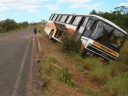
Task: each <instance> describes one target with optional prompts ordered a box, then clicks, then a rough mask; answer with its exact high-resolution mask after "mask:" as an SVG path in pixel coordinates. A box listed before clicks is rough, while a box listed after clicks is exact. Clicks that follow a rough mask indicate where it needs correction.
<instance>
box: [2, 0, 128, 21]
mask: <svg viewBox="0 0 128 96" xmlns="http://www.w3.org/2000/svg"><path fill="white" fill-rule="evenodd" d="M121 5H125V6H128V0H0V20H5V19H7V18H10V19H14V20H15V21H17V22H23V21H28V22H39V21H41V20H44V19H45V20H48V18H49V17H50V15H51V14H52V13H69V14H71V13H76V14H89V13H90V12H91V11H92V10H93V9H94V10H96V11H102V12H105V11H108V12H110V11H113V10H114V8H115V7H118V6H121Z"/></svg>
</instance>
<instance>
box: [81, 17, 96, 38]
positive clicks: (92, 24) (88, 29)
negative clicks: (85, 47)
mask: <svg viewBox="0 0 128 96" xmlns="http://www.w3.org/2000/svg"><path fill="white" fill-rule="evenodd" d="M96 23H97V20H96V19H93V18H90V19H89V20H88V22H87V24H86V28H85V32H84V33H83V36H86V37H90V36H91V34H92V33H93V30H94V28H95V27H96V26H95V24H96Z"/></svg>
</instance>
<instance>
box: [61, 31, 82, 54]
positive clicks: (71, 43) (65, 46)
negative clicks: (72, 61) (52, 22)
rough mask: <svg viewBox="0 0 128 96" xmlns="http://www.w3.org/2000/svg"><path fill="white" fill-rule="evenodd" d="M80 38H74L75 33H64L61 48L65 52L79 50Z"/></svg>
mask: <svg viewBox="0 0 128 96" xmlns="http://www.w3.org/2000/svg"><path fill="white" fill-rule="evenodd" d="M80 45H81V43H80V40H78V39H76V36H75V35H71V34H69V33H64V34H63V36H62V50H63V51H64V52H67V53H71V52H79V49H80Z"/></svg>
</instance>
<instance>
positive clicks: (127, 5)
mask: <svg viewBox="0 0 128 96" xmlns="http://www.w3.org/2000/svg"><path fill="white" fill-rule="evenodd" d="M119 6H126V7H128V3H120V4H119Z"/></svg>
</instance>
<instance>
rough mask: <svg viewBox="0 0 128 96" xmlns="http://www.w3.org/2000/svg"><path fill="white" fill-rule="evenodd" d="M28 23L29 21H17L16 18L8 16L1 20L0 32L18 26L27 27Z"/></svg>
mask: <svg viewBox="0 0 128 96" xmlns="http://www.w3.org/2000/svg"><path fill="white" fill-rule="evenodd" d="M28 25H29V24H28V22H27V21H24V22H22V23H17V22H16V21H15V20H13V19H9V18H7V19H6V20H2V21H0V32H3V33H4V32H9V31H11V30H15V29H18V28H26V27H28Z"/></svg>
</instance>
